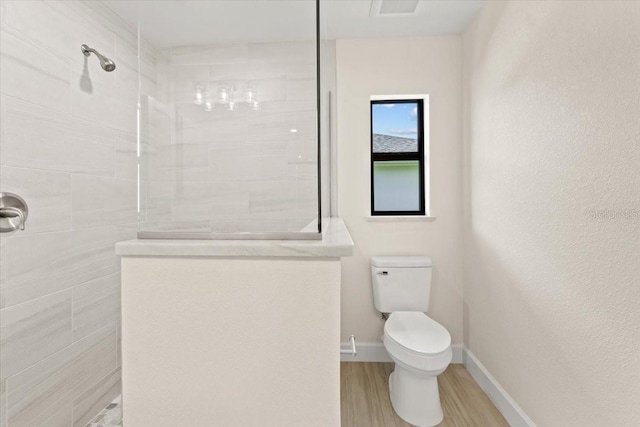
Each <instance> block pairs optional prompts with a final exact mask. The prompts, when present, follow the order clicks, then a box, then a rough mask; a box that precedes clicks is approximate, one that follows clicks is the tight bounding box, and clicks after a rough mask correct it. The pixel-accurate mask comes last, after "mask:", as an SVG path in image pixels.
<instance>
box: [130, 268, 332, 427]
mask: <svg viewBox="0 0 640 427" xmlns="http://www.w3.org/2000/svg"><path fill="white" fill-rule="evenodd" d="M301 278H304V279H303V280H301ZM186 285H188V286H186ZM339 310H340V260H339V258H331V259H326V258H323V259H318V258H315V259H314V258H306V259H295V260H294V259H290V258H257V259H256V258H249V257H242V258H233V259H230V258H206V257H196V258H188V257H179V258H162V257H160V258H157V257H126V256H125V257H123V258H122V322H123V328H122V330H123V336H122V366H123V372H124V376H123V399H124V419H126V421H125V422H126V424H127V427H149V426H154V427H176V426H247V427H249V426H283V427H285V426H296V427H297V426H309V427H314V426H317V427H326V426H338V425H340V364H339V356H340V353H339V346H340V343H339V337H338V328H339V326H338V325H339V323H340V316H339ZM310 331H312V333H310ZM168 408H173V409H168Z"/></svg>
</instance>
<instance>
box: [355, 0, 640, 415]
mask: <svg viewBox="0 0 640 427" xmlns="http://www.w3.org/2000/svg"><path fill="white" fill-rule="evenodd" d="M639 28H640V3H638V2H622V3H615V2H533V1H531V2H509V3H497V2H487V4H486V6H485V8H484V10H483V11H482V12H481V14H480V15H479V16H478V17H476V20H475V21H474V24H473V25H472V27H470V28H469V29H468V30H467V31H466V33H465V34H464V39H463V40H464V62H465V74H466V76H465V86H466V90H465V100H466V102H465V119H466V120H465V129H464V136H465V138H464V139H465V163H466V164H465V168H464V170H465V180H464V181H465V192H464V204H465V217H464V227H465V245H464V246H465V248H466V252H465V259H466V268H465V271H466V277H465V288H464V297H465V319H464V322H465V324H464V326H465V327H464V329H465V344H466V345H467V346H468V347H469V348H470V350H471V351H472V352H473V353H474V354H475V355H476V356H477V357H478V359H479V360H480V361H481V362H482V363H483V364H484V365H485V366H486V367H487V368H488V370H489V371H490V372H491V373H492V374H493V375H494V376H495V378H496V379H497V380H498V381H499V382H500V384H501V385H502V386H503V387H504V388H505V389H506V390H507V391H508V393H509V394H510V395H511V396H512V397H513V398H514V399H515V400H516V401H517V402H518V404H519V405H520V406H521V407H522V408H523V409H524V411H525V412H526V413H527V414H528V415H529V417H531V418H532V419H533V421H534V422H535V423H536V424H537V425H539V426H603V425H615V426H631V425H638V424H639V423H640V404H639V402H640V367H639V365H638V360H639V359H638V358H639V355H640V309H639V307H640V263H639V260H640V240H639V236H640V219H638V216H637V215H638V212H639V210H640V173H639V166H640V141H639V139H640V127H639V117H640V101H639V100H640V48H639V46H640V30H639ZM606 209H610V210H612V211H613V210H634V209H635V211H631V212H627V215H628V217H627V218H625V217H624V216H623V217H617V218H607V219H594V218H593V215H594V211H603V210H606ZM634 212H635V213H634ZM354 234H355V233H354ZM354 237H356V241H357V235H356V236H354ZM359 243H360V242H359Z"/></svg>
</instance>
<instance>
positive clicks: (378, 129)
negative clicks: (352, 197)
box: [371, 97, 426, 216]
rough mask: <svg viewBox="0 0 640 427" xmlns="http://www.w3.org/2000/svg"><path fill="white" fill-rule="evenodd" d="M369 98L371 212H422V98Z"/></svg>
mask: <svg viewBox="0 0 640 427" xmlns="http://www.w3.org/2000/svg"><path fill="white" fill-rule="evenodd" d="M376 98H377V97H375V98H372V101H371V215H372V216H377V215H398V216H399V215H425V214H426V207H425V205H426V203H425V187H426V184H425V143H424V134H425V132H424V117H425V114H424V110H425V105H424V103H425V99H426V97H424V98H423V97H420V98H418V97H414V98H412V99H395V98H388V99H376Z"/></svg>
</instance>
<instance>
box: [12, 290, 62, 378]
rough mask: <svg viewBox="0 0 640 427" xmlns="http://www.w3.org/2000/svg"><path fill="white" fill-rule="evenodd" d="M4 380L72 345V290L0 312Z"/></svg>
mask: <svg viewBox="0 0 640 427" xmlns="http://www.w3.org/2000/svg"><path fill="white" fill-rule="evenodd" d="M0 319H1V320H2V322H1V323H0V324H1V325H2V326H1V331H2V333H0V336H1V337H2V345H0V360H2V370H1V374H2V379H7V378H9V377H11V376H12V375H15V374H17V373H18V372H20V371H22V370H23V369H25V368H28V367H29V366H31V365H33V364H35V363H37V362H39V361H41V360H43V359H45V358H46V357H48V356H50V355H52V354H53V353H55V352H57V351H59V350H62V349H63V348H65V347H67V346H68V345H70V344H71V291H70V290H69V291H64V292H58V293H55V294H52V295H47V296H44V297H42V298H37V299H35V300H33V301H29V302H26V303H23V304H18V305H14V306H12V307H9V308H5V309H3V310H0Z"/></svg>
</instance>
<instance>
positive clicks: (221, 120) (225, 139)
mask: <svg viewBox="0 0 640 427" xmlns="http://www.w3.org/2000/svg"><path fill="white" fill-rule="evenodd" d="M270 3H271V6H270V5H269V4H270ZM138 7H139V10H138V21H139V22H138V23H139V28H140V61H141V66H140V70H141V72H140V83H141V84H140V110H139V183H140V203H139V209H140V231H142V232H143V233H142V234H141V237H145V235H144V232H169V234H168V235H166V236H165V237H171V235H170V234H171V232H189V233H203V234H202V235H203V236H205V234H206V233H238V232H242V233H245V232H254V233H271V232H297V231H301V230H305V231H314V232H317V224H316V222H317V216H318V179H317V173H318V166H317V161H318V158H317V143H318V142H317V128H318V126H317V116H318V114H317V100H318V98H317V59H316V58H317V53H316V4H315V2H313V1H302V2H301V1H288V2H287V1H285V2H278V1H276V2H229V1H205V2H172V1H156V2H140V3H139V6H138ZM272 7H278V8H285V9H286V10H287V14H286V17H282V16H280V14H278V13H273V12H274V11H273V10H271V9H272ZM262 9H264V10H262ZM203 16H206V17H207V19H204V18H202V17H203ZM270 17H271V18H270ZM169 18H172V19H169ZM284 18H286V19H284ZM187 20H189V21H187ZM158 27H160V28H163V29H164V31H162V32H158V31H157V28H158ZM145 63H146V64H148V66H147V67H145ZM195 236H197V235H195Z"/></svg>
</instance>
